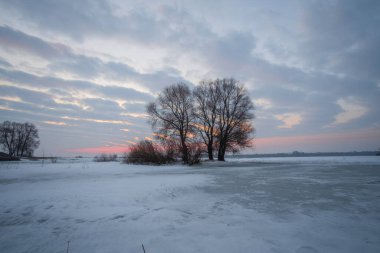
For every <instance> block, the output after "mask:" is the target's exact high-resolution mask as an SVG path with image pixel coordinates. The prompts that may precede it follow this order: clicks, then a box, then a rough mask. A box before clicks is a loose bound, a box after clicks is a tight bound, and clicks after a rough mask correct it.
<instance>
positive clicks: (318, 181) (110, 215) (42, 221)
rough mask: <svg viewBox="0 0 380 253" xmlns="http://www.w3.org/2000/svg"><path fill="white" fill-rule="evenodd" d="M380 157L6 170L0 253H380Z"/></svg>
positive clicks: (15, 165) (1, 181) (82, 162)
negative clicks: (142, 245)
mask: <svg viewBox="0 0 380 253" xmlns="http://www.w3.org/2000/svg"><path fill="white" fill-rule="evenodd" d="M379 238H380V157H315V158H255V159H233V158H232V159H231V160H230V161H229V162H226V163H219V162H214V163H208V162H206V163H204V164H203V165H201V166H194V167H186V166H180V165H173V166H136V165H125V164H119V163H117V162H110V163H95V162H92V161H89V160H86V159H78V160H68V159H66V160H58V163H50V162H45V163H41V161H39V162H8V163H0V252H46V253H48V252H49V253H51V252H62V253H63V252H66V251H67V242H68V241H70V244H69V252H78V253H79V252H80V253H83V252H102V253H103V252H143V251H142V247H141V244H142V243H143V244H144V247H145V250H146V252H147V253H159V252H162V253H169V252H175V253H180V252H221V253H224V252H226V253H227V252H244V253H246V252H260V253H262V252H264V253H265V252H297V253H302V252H304V253H306V252H345V253H346V252H355V253H356V252H374V253H375V252H380V240H379Z"/></svg>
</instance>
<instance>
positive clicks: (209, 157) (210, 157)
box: [207, 142, 214, 161]
mask: <svg viewBox="0 0 380 253" xmlns="http://www.w3.org/2000/svg"><path fill="white" fill-rule="evenodd" d="M212 146H213V144H212V142H209V143H208V145H207V153H208V159H209V160H210V161H213V160H214V155H213V151H214V150H213V148H212Z"/></svg>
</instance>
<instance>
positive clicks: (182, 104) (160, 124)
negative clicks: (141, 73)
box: [147, 83, 194, 163]
mask: <svg viewBox="0 0 380 253" xmlns="http://www.w3.org/2000/svg"><path fill="white" fill-rule="evenodd" d="M147 113H148V114H149V116H150V122H151V123H152V127H153V128H154V129H156V136H159V137H160V138H161V139H162V140H165V139H169V140H171V141H177V142H178V143H179V146H180V152H181V154H182V161H183V162H184V163H188V161H189V151H188V139H189V137H191V136H192V135H193V124H192V123H193V117H194V113H193V97H192V94H191V91H190V89H189V87H188V86H187V85H186V84H184V83H177V84H173V85H171V86H169V87H166V88H165V89H164V91H163V92H162V93H160V94H159V95H158V98H157V101H156V102H153V103H150V104H149V105H148V106H147Z"/></svg>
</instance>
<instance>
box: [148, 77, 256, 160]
mask: <svg viewBox="0 0 380 253" xmlns="http://www.w3.org/2000/svg"><path fill="white" fill-rule="evenodd" d="M253 109H254V106H253V103H252V101H251V99H250V98H249V96H248V93H247V91H246V89H245V88H244V86H243V85H241V84H239V83H238V81H236V80H235V79H233V78H228V79H227V78H225V79H216V80H209V81H202V82H201V83H200V84H199V85H198V86H196V87H195V89H194V90H193V91H191V90H190V88H189V87H188V86H187V85H186V84H184V83H177V84H174V85H171V86H169V87H166V88H165V89H164V90H163V91H162V92H161V93H160V94H159V95H158V98H157V100H156V101H155V102H152V103H150V104H149V105H148V107H147V112H148V114H149V116H150V122H151V123H152V127H153V129H154V131H155V135H156V136H157V138H158V139H159V140H161V142H162V143H167V142H170V143H171V145H170V146H171V147H178V151H179V152H180V153H181V156H182V161H183V162H184V163H192V162H193V161H192V160H193V159H194V156H197V157H199V155H200V153H201V152H202V151H206V152H207V153H208V157H209V159H210V160H214V154H217V158H218V160H219V161H224V157H225V154H226V152H229V151H232V152H237V151H239V150H240V149H242V148H245V147H249V146H251V145H252V140H253V136H252V133H253V130H254V129H253V126H252V119H253V118H254V114H253V113H252V111H253ZM197 157H195V159H196V158H197Z"/></svg>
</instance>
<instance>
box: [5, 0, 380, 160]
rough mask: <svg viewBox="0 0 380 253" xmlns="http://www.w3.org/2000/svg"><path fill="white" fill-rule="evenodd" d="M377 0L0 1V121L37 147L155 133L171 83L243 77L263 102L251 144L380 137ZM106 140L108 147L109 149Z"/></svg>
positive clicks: (265, 148)
mask: <svg viewBox="0 0 380 253" xmlns="http://www.w3.org/2000/svg"><path fill="white" fill-rule="evenodd" d="M379 13H380V2H379V1H375V0H374V1H366V0H364V1H350V0H341V1H280V2H279V1H218V2H216V1H184V2H181V1H179V2H175V1H153V2H152V1H145V2H144V1H120V2H119V1H106V0H104V1H103V0H97V1H93V0H92V1H47V0H46V1H43V0H41V1H17V0H13V1H0V120H1V121H4V120H12V121H20V122H24V121H30V122H33V123H35V124H36V125H37V126H38V128H39V129H40V136H41V147H40V149H39V151H38V152H39V153H45V154H60V155H64V154H73V153H76V152H79V153H83V152H100V151H101V150H102V149H101V148H102V147H108V150H109V151H115V152H120V150H122V149H125V147H126V146H127V145H128V144H131V143H134V142H136V141H138V140H141V139H144V138H152V135H151V130H150V126H149V124H148V123H147V119H146V115H145V105H146V103H147V102H149V101H153V100H154V99H155V96H156V95H157V93H158V92H159V91H160V90H161V89H162V88H163V87H165V86H166V85H170V84H172V83H175V82H179V81H182V82H186V83H188V84H189V85H190V86H194V85H197V83H198V82H199V81H200V80H202V79H210V78H211V79H214V78H217V77H234V78H236V79H238V80H239V81H240V82H241V83H244V84H245V85H246V87H247V89H248V91H249V93H250V95H251V97H252V100H253V101H254V103H255V106H256V111H255V114H256V119H255V121H254V125H255V127H256V134H255V135H256V138H257V141H256V149H255V150H254V151H251V152H258V153H263V152H279V151H285V152H286V151H293V150H301V151H339V150H340V151H349V150H374V149H377V148H379V146H380V99H379V98H380V47H379V45H380V29H379V27H380V15H379ZM103 150H104V148H103Z"/></svg>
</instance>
